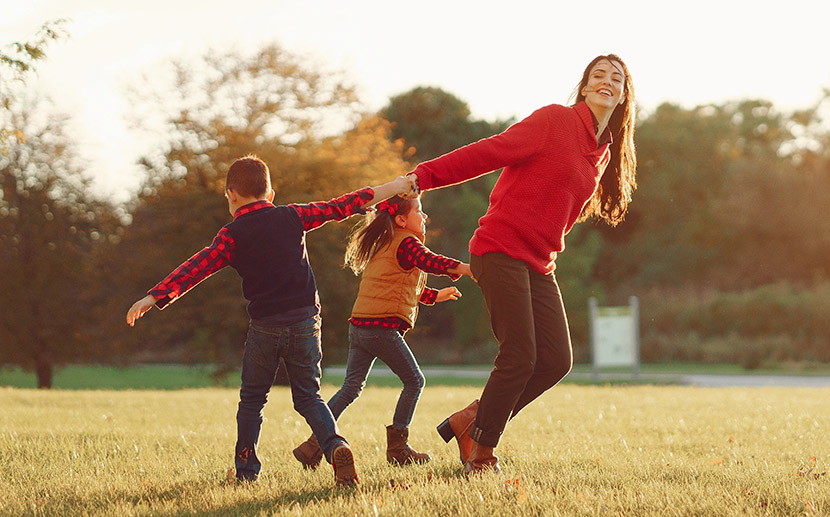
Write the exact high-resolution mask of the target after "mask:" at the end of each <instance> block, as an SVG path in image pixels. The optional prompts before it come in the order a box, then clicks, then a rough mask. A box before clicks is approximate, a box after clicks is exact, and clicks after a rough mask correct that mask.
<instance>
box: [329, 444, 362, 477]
mask: <svg viewBox="0 0 830 517" xmlns="http://www.w3.org/2000/svg"><path fill="white" fill-rule="evenodd" d="M331 466H332V467H334V482H335V483H337V485H338V486H352V485H356V484H358V483H359V482H360V480H359V479H358V478H357V470H356V469H355V466H354V456H353V455H352V450H351V448H349V446H348V445H346V444H343V445H341V446H339V447H337V448H336V449H334V451H333V452H332V453H331Z"/></svg>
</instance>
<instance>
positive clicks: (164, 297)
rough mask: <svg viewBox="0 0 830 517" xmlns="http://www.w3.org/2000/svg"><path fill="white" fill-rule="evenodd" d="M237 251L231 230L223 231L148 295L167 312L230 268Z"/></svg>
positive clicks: (157, 305)
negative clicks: (189, 293) (185, 295)
mask: <svg viewBox="0 0 830 517" xmlns="http://www.w3.org/2000/svg"><path fill="white" fill-rule="evenodd" d="M235 251H236V243H235V242H234V240H233V237H231V234H230V232H229V231H228V230H227V228H222V229H221V230H219V233H218V234H217V235H216V237H214V239H213V242H212V243H211V244H210V246H208V247H206V248H204V249H202V250H201V251H199V252H198V253H196V254H195V255H193V256H192V257H190V258H189V259H187V260H186V261H184V263H182V265H180V266H179V267H177V268H176V269H175V270H174V271H173V272H172V273H170V274H169V275H167V277H166V278H165V279H164V280H162V281H161V282H159V283H158V284H156V286H155V287H153V288H152V289H150V290H149V291H148V292H147V294H149V295H150V296H152V297H154V298H155V299H156V307H158V308H159V309H164V308H165V307H166V306H167V305H169V304H171V303H173V302H175V301H176V300H177V299H178V298H180V297H181V296H184V294H185V293H187V292H188V291H189V290H191V289H193V288H194V287H196V285H197V284H198V283H199V282H201V281H202V280H204V279H205V278H207V277H209V276H211V275H212V274H214V273H216V272H217V271H219V270H220V269H222V268H223V267H225V266H227V265H229V264H230V263H231V261H232V260H233V255H234V252H235Z"/></svg>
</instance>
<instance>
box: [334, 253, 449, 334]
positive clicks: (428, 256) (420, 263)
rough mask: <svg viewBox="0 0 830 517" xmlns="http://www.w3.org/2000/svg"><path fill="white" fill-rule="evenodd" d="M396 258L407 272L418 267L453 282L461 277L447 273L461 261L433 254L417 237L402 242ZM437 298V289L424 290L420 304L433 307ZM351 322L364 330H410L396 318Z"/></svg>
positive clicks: (353, 319) (364, 319)
mask: <svg viewBox="0 0 830 517" xmlns="http://www.w3.org/2000/svg"><path fill="white" fill-rule="evenodd" d="M395 256H396V258H397V259H398V265H400V266H401V267H402V268H404V269H406V270H409V269H412V268H413V267H417V268H418V269H420V270H421V271H424V272H425V273H432V274H433V275H446V276H448V277H450V278H452V279H453V280H458V279H459V278H460V277H461V275H455V274H451V273H448V272H447V270H448V269H452V268H454V267H456V266H458V265H459V264H460V263H461V261H459V260H456V259H453V258H449V257H445V256H443V255H438V254H437V253H433V252H432V251H430V250H429V248H427V247H426V246H424V245H423V244H422V243H421V241H419V240H418V239H416V238H415V237H407V238H405V239H404V240H402V241H401V243H400V245H399V246H398V250H397V252H396V254H395ZM437 296H438V291H437V290H436V289H431V288H429V287H426V288H424V292H423V293H421V299H420V300H419V302H420V303H422V304H424V305H433V304H434V303H435V298H436V297H437ZM349 322H351V323H352V324H353V325H354V326H356V327H363V328H366V327H380V328H386V329H398V330H401V331H403V330H407V329H408V328H409V324H408V323H406V322H405V321H403V320H402V319H400V318H397V317H395V316H389V317H385V318H350V319H349Z"/></svg>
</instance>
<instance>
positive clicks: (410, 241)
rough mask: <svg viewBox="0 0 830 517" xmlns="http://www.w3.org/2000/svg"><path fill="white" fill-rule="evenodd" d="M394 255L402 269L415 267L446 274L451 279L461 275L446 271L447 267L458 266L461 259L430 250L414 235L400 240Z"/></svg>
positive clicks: (437, 273) (436, 273) (427, 271)
mask: <svg viewBox="0 0 830 517" xmlns="http://www.w3.org/2000/svg"><path fill="white" fill-rule="evenodd" d="M396 257H397V259H398V264H400V266H401V267H402V268H404V269H412V268H413V267H417V268H418V269H420V270H421V271H423V272H425V273H432V274H433V275H446V276H448V277H450V278H452V279H453V280H458V279H459V278H461V275H455V274H450V273H447V270H448V269H451V268H454V267H456V266H458V265H459V264H461V261H459V260H455V259H452V258H449V257H445V256H444V255H438V254H437V253H433V252H431V251H430V250H429V248H427V247H426V246H424V245H423V244H422V243H421V241H419V240H418V239H416V238H415V237H407V238H405V239H404V240H402V241H401V243H400V245H399V246H398V251H397V253H396Z"/></svg>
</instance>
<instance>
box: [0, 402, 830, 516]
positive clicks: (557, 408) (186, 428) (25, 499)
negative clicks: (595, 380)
mask: <svg viewBox="0 0 830 517" xmlns="http://www.w3.org/2000/svg"><path fill="white" fill-rule="evenodd" d="M333 391H334V388H332V387H330V386H329V387H326V388H325V390H324V396H327V397H328V396H330V395H332V394H333ZM397 393H398V391H397V389H394V388H381V387H369V388H367V390H366V391H365V392H364V394H363V396H362V397H361V398H360V399H359V400H358V401H357V402H356V403H355V404H354V405H353V406H352V407H350V408H349V409H348V410H347V411H346V413H345V414H344V415H343V418H342V419H341V431H342V433H343V434H344V436H346V438H347V439H349V441H350V442H351V443H352V445H353V447H354V450H355V456H356V460H357V462H358V469H359V470H358V472H359V474H360V476H361V484H360V485H359V486H358V487H357V488H355V489H343V488H335V487H334V486H333V485H334V483H333V476H332V471H331V468H330V467H329V466H327V465H326V466H324V467H321V468H320V469H318V470H317V471H312V472H307V471H304V470H302V468H301V467H300V465H299V464H298V463H297V462H296V461H295V460H294V458H293V456H292V455H291V449H292V448H293V447H294V446H295V445H296V444H298V443H299V442H300V441H302V440H304V439H305V438H306V436H307V435H308V427H307V426H306V424H305V422H304V421H302V419H301V418H300V417H299V416H298V415H297V414H296V413H295V412H294V411H293V409H292V408H291V401H290V396H289V393H288V391H287V389H286V388H275V389H274V391H273V392H272V395H271V397H270V398H271V400H270V401H269V403H268V405H267V406H266V422H265V425H264V429H263V434H262V439H261V442H260V456H261V457H262V458H263V460H264V467H263V475H262V477H261V478H260V480H259V481H258V482H257V483H255V484H252V485H244V486H238V485H235V484H233V483H230V482H229V481H228V478H227V474H228V469H229V468H231V467H232V449H233V445H234V442H235V438H236V427H235V411H236V402H237V391H236V390H233V389H199V390H184V391H164V392H162V391H118V392H116V391H52V392H47V391H35V390H20V389H11V388H5V389H0V414H2V419H0V513H1V514H3V515H192V514H195V515H267V514H289V515H312V516H314V517H322V516H328V515H338V516H339V515H419V516H420V515H430V516H432V515H453V516H463V515H637V516H642V515H661V516H662V515H706V516H709V515H745V514H750V515H805V514H806V515H813V514H815V515H828V514H830V475H828V474H826V471H827V470H830V469H828V467H827V461H828V459H829V458H830V431H828V430H829V429H830V412H828V411H827V410H828V405H827V404H828V402H827V401H828V399H829V398H830V391H828V390H827V389H807V388H716V389H709V388H692V387H653V386H639V387H585V386H571V385H569V386H559V387H557V388H554V389H553V390H551V391H550V392H548V393H547V394H545V395H544V396H543V397H542V398H540V399H539V400H538V401H537V402H536V403H534V404H533V405H531V406H530V407H529V408H527V410H526V411H525V412H523V413H522V414H520V415H519V416H518V417H517V418H516V419H515V420H514V421H513V422H511V424H510V426H509V427H508V429H507V431H506V433H505V435H504V437H503V439H502V442H501V444H500V446H499V448H498V449H497V454H498V455H499V456H500V458H501V465H502V473H501V474H499V475H493V474H486V475H482V476H477V477H474V478H471V479H467V478H465V477H464V476H463V475H462V474H461V465H460V462H459V461H458V458H457V449H456V448H455V445H454V442H453V443H451V444H449V445H447V444H444V442H443V441H442V440H441V439H440V438H439V436H438V435H437V433H436V432H435V431H434V426H435V424H437V423H438V422H440V421H441V420H442V419H443V418H444V417H445V416H446V414H447V413H449V412H451V411H452V410H454V409H456V408H461V407H463V406H465V405H466V404H467V403H468V402H469V401H470V400H471V399H473V398H475V397H476V396H477V395H478V394H479V393H480V389H479V388H447V387H436V388H430V387H427V389H426V391H425V392H424V394H423V396H422V398H421V403H420V405H419V408H418V412H417V413H416V418H415V422H414V423H413V427H412V430H411V443H412V445H413V446H414V447H415V448H416V449H418V450H425V451H427V452H429V453H431V454H432V456H433V461H432V462H431V463H429V464H427V465H423V466H413V467H404V468H401V467H392V466H389V465H387V464H386V461H385V454H384V453H385V430H384V427H385V425H386V424H388V423H389V422H390V421H391V416H392V412H393V410H394V404H395V401H396V398H397Z"/></svg>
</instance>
